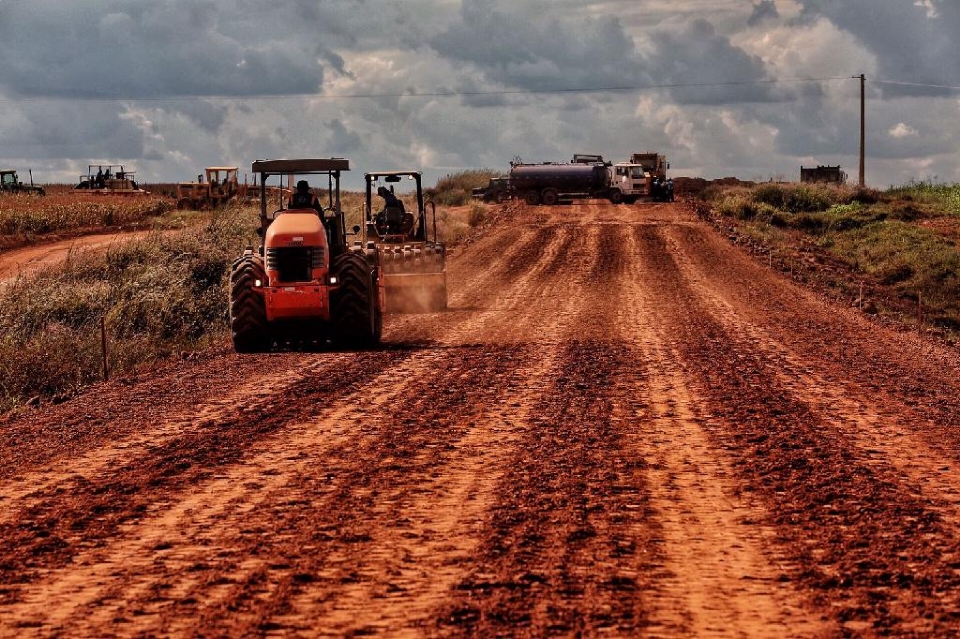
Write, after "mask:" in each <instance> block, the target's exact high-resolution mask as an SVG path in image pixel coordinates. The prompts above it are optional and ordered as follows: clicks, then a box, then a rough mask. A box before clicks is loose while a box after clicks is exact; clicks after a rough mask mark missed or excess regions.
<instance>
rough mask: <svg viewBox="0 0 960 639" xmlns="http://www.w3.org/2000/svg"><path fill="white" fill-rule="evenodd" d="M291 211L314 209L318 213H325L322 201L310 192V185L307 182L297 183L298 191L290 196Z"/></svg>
mask: <svg viewBox="0 0 960 639" xmlns="http://www.w3.org/2000/svg"><path fill="white" fill-rule="evenodd" d="M287 208H289V209H313V210H314V211H316V212H317V213H320V214H322V213H323V207H321V206H320V200H318V199H317V196H316V195H314V194H313V193H311V192H310V185H309V184H308V183H307V181H306V180H300V181H299V182H297V191H296V193H294V194H293V195H291V196H290V201H289V202H288V203H287Z"/></svg>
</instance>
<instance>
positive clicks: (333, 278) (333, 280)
mask: <svg viewBox="0 0 960 639" xmlns="http://www.w3.org/2000/svg"><path fill="white" fill-rule="evenodd" d="M327 281H328V282H329V283H330V285H331V286H333V285H335V284H336V283H337V276H336V275H331V276H330V277H328V278H327Z"/></svg>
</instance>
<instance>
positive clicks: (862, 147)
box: [860, 73, 867, 189]
mask: <svg viewBox="0 0 960 639" xmlns="http://www.w3.org/2000/svg"><path fill="white" fill-rule="evenodd" d="M866 83H867V78H866V76H865V75H864V74H862V73H861V74H860V188H861V189H862V188H863V187H864V180H863V173H864V166H865V164H866V156H867V153H866V148H865V147H866V139H867V124H866V114H867V108H866V91H865V89H864V87H865V86H866Z"/></svg>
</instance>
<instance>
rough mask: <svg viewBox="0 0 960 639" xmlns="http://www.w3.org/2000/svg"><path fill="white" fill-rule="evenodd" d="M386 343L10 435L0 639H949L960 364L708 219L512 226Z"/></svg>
mask: <svg viewBox="0 0 960 639" xmlns="http://www.w3.org/2000/svg"><path fill="white" fill-rule="evenodd" d="M449 289H450V300H449V301H450V310H449V311H448V312H445V313H438V314H431V315H404V316H391V317H389V318H388V321H387V325H386V327H385V345H384V348H383V349H382V350H379V351H375V352H362V353H340V352H336V353H310V354H297V353H281V354H271V355H260V356H243V357H241V356H237V355H234V354H232V353H229V352H227V351H226V350H225V351H224V352H222V353H210V354H209V355H208V356H206V357H203V358H201V359H199V360H197V361H190V362H180V363H177V364H171V365H170V366H169V367H167V368H165V369H162V370H158V371H156V372H155V373H151V374H149V375H142V376H141V377H139V378H137V379H127V380H117V381H114V382H111V383H109V384H103V385H100V386H97V387H94V388H92V389H90V391H89V392H87V393H85V394H84V395H83V396H81V397H79V398H77V399H75V400H72V401H70V402H67V403H65V404H62V405H59V406H56V407H52V408H46V409H44V410H43V411H42V412H40V411H37V412H35V413H33V414H26V415H21V416H19V417H16V418H7V419H5V420H3V421H2V422H0V462H2V463H0V635H4V636H29V635H38V636H49V635H58V634H59V635H62V636H81V635H86V636H90V635H95V636H102V635H124V636H131V635H171V636H198V635H203V636H251V635H252V636H258V635H293V636H297V635H302V636H318V635H320V636H356V635H362V634H375V633H382V634H384V635H387V636H423V635H427V636H571V635H578V634H585V635H598V634H601V633H605V634H611V635H613V636H636V635H651V636H677V637H687V636H776V637H781V636H788V635H793V636H847V635H851V634H853V635H864V636H874V635H881V634H896V635H901V636H903V635H906V636H910V635H915V636H943V637H947V636H951V635H952V634H953V632H954V630H955V629H956V628H957V627H958V625H960V613H958V610H960V532H958V531H957V529H956V526H955V522H956V520H957V517H958V515H960V473H958V472H957V467H958V461H960V460H958V457H960V454H958V450H960V436H958V435H957V428H956V427H957V426H958V423H960V416H958V409H957V403H956V397H958V396H960V388H958V386H960V382H958V381H957V380H958V379H960V375H958V371H960V362H958V357H957V355H956V353H955V352H953V351H949V350H944V349H941V348H940V347H938V346H935V345H933V344H930V343H926V342H920V341H917V340H916V338H915V337H913V336H910V335H900V334H896V333H893V332H889V331H887V330H886V329H884V328H882V327H877V326H875V325H873V324H871V323H869V322H868V321H866V320H865V319H863V318H862V317H861V316H860V315H858V314H856V313H854V312H851V311H850V310H849V309H844V308H837V307H834V306H831V305H829V304H827V303H825V302H824V301H822V300H821V299H819V298H818V297H816V296H814V295H812V294H810V293H808V292H807V291H805V290H803V289H801V288H798V287H797V286H795V285H794V284H792V283H791V282H790V281H788V280H787V279H785V278H784V277H783V276H781V275H778V274H776V273H773V272H771V271H769V270H768V269H766V268H764V267H763V265H761V264H758V263H757V262H755V261H754V260H752V259H751V258H749V257H748V256H744V255H743V254H741V253H740V252H738V251H737V250H736V249H735V248H734V247H731V246H730V245H729V244H728V243H727V242H726V240H724V239H723V238H721V237H719V236H718V235H717V234H716V233H715V231H714V230H713V229H712V228H710V227H709V226H707V225H706V224H704V223H702V222H700V221H698V220H697V219H696V218H695V216H694V215H693V214H692V213H691V212H689V211H687V210H686V209H684V208H683V207H682V205H679V204H677V205H666V204H664V205H637V206H618V207H615V206H612V205H608V204H602V203H583V204H579V205H575V206H572V207H570V206H564V207H556V208H548V207H539V208H528V209H521V210H518V211H516V212H515V214H514V219H512V220H511V221H510V223H505V221H504V220H500V221H499V222H498V223H497V224H494V225H491V227H490V228H489V229H487V231H486V232H485V233H483V234H481V235H479V236H477V237H475V238H473V240H472V241H471V242H470V243H469V244H467V245H465V246H463V247H461V248H460V249H458V251H457V253H456V255H455V256H454V257H453V258H452V259H451V261H450V266H449Z"/></svg>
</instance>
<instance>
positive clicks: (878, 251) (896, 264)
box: [704, 182, 960, 333]
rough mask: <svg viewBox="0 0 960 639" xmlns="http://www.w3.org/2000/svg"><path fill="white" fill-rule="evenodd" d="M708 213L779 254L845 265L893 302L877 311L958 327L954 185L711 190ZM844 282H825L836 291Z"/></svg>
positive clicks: (958, 213)
mask: <svg viewBox="0 0 960 639" xmlns="http://www.w3.org/2000/svg"><path fill="white" fill-rule="evenodd" d="M704 197H705V198H706V199H708V200H709V201H710V203H711V208H712V211H713V214H714V215H719V216H721V217H725V218H732V219H735V220H737V221H738V222H739V224H738V230H739V233H740V234H741V235H743V236H745V237H747V238H749V239H750V240H751V241H752V242H754V243H757V244H760V245H762V246H763V247H764V248H765V250H769V251H772V252H775V253H777V254H778V255H789V254H791V253H801V252H807V253H809V252H810V251H821V252H823V253H825V254H826V255H827V256H829V258H830V261H831V263H839V264H843V265H846V268H847V269H848V273H849V275H848V278H849V279H850V280H854V279H855V280H857V281H858V282H859V281H862V282H865V283H866V284H867V285H868V286H869V287H870V289H871V290H873V291H874V292H876V293H882V294H881V295H877V297H880V298H888V299H891V300H893V303H892V304H890V305H889V307H887V308H878V309H877V310H878V312H881V313H884V312H886V313H891V314H900V315H901V316H903V317H905V318H906V317H911V318H912V315H909V314H906V313H904V311H905V309H909V308H911V307H914V308H915V307H916V306H917V303H918V301H922V304H923V308H924V313H925V316H926V317H927V319H928V320H929V321H931V322H933V323H934V324H935V325H936V326H939V327H940V328H941V329H942V330H944V331H946V332H947V333H952V332H955V331H957V330H960V300H958V290H960V256H958V252H957V242H958V240H960V185H935V184H931V183H926V182H920V183H913V184H909V185H906V186H901V187H896V188H892V189H889V190H887V191H883V192H881V191H874V190H870V189H854V188H847V187H839V188H838V187H827V186H810V185H798V184H761V185H757V186H756V187H753V188H744V187H733V188H726V189H724V188H711V189H708V190H707V191H706V192H705V193H704ZM852 283H853V282H851V281H847V282H837V281H835V282H831V283H829V285H831V286H832V287H834V288H836V289H839V290H841V291H850V290H854V289H855V288H856V287H854V286H852Z"/></svg>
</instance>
